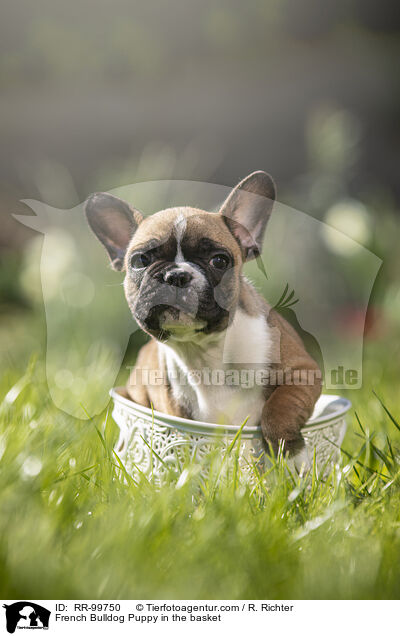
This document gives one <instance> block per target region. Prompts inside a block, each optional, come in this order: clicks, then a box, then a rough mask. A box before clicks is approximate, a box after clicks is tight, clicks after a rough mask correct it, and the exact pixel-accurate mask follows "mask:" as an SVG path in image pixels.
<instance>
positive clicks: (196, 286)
mask: <svg viewBox="0 0 400 636" xmlns="http://www.w3.org/2000/svg"><path fill="white" fill-rule="evenodd" d="M274 200H275V185H274V182H273V180H272V178H271V177H270V176H269V175H267V174H266V173H265V172H254V173H253V174H251V175H249V176H248V177H246V179H244V180H243V181H241V182H240V183H239V184H238V185H237V186H236V188H234V190H232V192H231V194H230V195H229V197H228V198H227V199H226V201H225V202H224V203H223V205H222V207H221V209H220V210H219V212H218V213H213V212H206V211H205V210H199V209H196V208H190V207H178V208H169V209H166V210H162V211H161V212H157V213H156V214H153V215H152V216H149V217H147V218H143V216H142V215H141V214H140V212H138V211H137V210H135V209H134V208H132V207H131V206H130V205H128V203H126V202H124V201H122V200H121V199H118V198H116V197H114V196H112V195H110V194H105V193H99V194H94V195H92V196H91V197H90V198H89V199H88V201H87V203H86V215H87V219H88V221H89V225H90V227H91V228H92V230H93V231H94V233H95V234H96V236H97V237H98V239H99V240H100V241H101V242H102V243H103V245H104V247H105V248H106V250H107V252H108V254H109V257H110V260H111V264H112V266H113V268H114V269H117V270H124V271H125V282H124V288H125V295H126V298H127V301H128V305H129V307H130V309H131V311H132V314H133V316H134V317H135V318H136V320H137V322H138V323H139V325H140V326H141V327H142V329H144V331H146V332H147V333H149V334H150V335H152V336H154V337H156V338H158V339H160V340H166V339H168V338H176V339H180V340H185V339H186V338H192V337H193V335H194V333H196V332H197V333H206V334H209V333H213V332H219V331H223V330H224V329H225V328H226V327H227V325H228V323H229V320H230V319H232V318H233V315H234V313H235V310H236V307H237V303H238V297H239V289H240V273H241V269H242V265H243V263H244V262H245V261H247V260H250V259H252V258H255V257H256V256H257V255H258V254H259V253H260V251H261V244H262V240H263V236H264V231H265V227H266V225H267V222H268V219H269V216H270V214H271V211H272V206H273V202H274Z"/></svg>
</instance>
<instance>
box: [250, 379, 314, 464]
mask: <svg viewBox="0 0 400 636" xmlns="http://www.w3.org/2000/svg"><path fill="white" fill-rule="evenodd" d="M320 393H321V383H320V382H319V381H316V382H315V384H314V385H311V386H293V385H290V386H289V385H281V386H278V387H276V389H274V391H273V392H272V394H271V395H270V397H269V398H268V400H267V401H266V403H265V405H264V408H263V411H262V416H261V428H262V432H263V435H264V437H265V439H266V440H267V441H268V442H270V443H271V445H272V447H273V449H274V451H275V452H277V450H278V446H279V441H280V440H283V441H284V443H285V447H284V448H285V451H289V454H290V455H291V456H294V455H297V454H299V453H301V452H302V451H303V450H304V439H303V436H302V434H301V428H302V427H303V426H304V424H305V423H306V422H307V420H308V418H309V417H310V416H311V414H312V412H313V409H314V405H315V402H316V401H317V399H318V397H319V395H320Z"/></svg>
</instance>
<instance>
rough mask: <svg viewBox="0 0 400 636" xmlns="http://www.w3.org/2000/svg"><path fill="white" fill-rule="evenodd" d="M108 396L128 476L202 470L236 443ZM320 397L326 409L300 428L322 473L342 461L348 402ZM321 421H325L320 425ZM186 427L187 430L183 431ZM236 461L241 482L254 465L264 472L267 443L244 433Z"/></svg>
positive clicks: (229, 437)
mask: <svg viewBox="0 0 400 636" xmlns="http://www.w3.org/2000/svg"><path fill="white" fill-rule="evenodd" d="M112 395H113V398H114V403H115V404H114V411H113V417H114V419H115V421H116V422H117V424H118V425H119V427H120V429H121V430H120V437H119V440H118V443H117V444H116V451H117V453H118V455H119V457H120V459H121V460H122V462H123V463H124V465H125V467H126V469H127V471H128V472H129V473H130V474H131V475H132V476H138V474H139V472H141V473H143V474H144V475H145V476H146V477H148V478H150V479H152V480H154V481H155V482H156V483H159V484H161V483H163V482H164V481H165V480H166V479H167V473H168V472H169V471H170V470H172V471H173V472H175V473H176V474H179V473H180V472H181V471H182V468H183V466H184V465H185V463H186V462H187V460H188V459H189V460H195V461H196V460H198V462H199V464H201V465H202V466H203V465H204V466H205V464H204V462H203V460H204V458H205V457H207V456H208V455H209V453H210V452H211V451H213V450H215V449H218V450H220V452H221V454H222V453H224V452H225V451H226V449H227V448H228V446H229V444H230V443H231V442H232V440H233V438H234V433H229V434H226V433H225V434H222V435H218V434H217V433H218V428H221V427H218V426H217V425H215V427H211V430H209V431H205V430H204V425H203V430H199V431H196V425H197V428H200V429H201V428H202V424H201V423H196V422H190V423H189V422H188V421H185V420H179V427H178V426H174V425H173V423H174V422H171V425H167V424H165V423H164V422H160V421H159V420H158V419H157V418H156V417H155V416H154V417H153V415H152V414H151V412H150V413H147V412H145V411H148V409H144V407H139V406H137V405H135V404H134V403H133V402H129V401H128V400H125V399H124V398H121V396H120V395H119V394H118V393H117V392H115V391H113V392H112ZM323 398H324V399H325V402H326V407H325V409H324V410H322V412H321V413H320V415H319V417H318V418H315V419H314V422H315V424H314V422H313V420H311V422H312V424H311V425H309V426H306V427H305V428H304V429H303V435H304V438H305V440H306V445H307V451H308V455H309V457H310V458H311V459H312V457H313V453H314V449H316V451H315V452H316V459H317V466H318V467H320V468H321V469H322V468H323V467H324V466H325V465H326V468H327V470H329V468H330V467H331V466H332V464H333V463H337V462H338V461H339V459H340V445H341V443H342V441H343V437H344V433H345V430H346V421H345V417H344V412H345V411H347V410H348V408H349V407H350V403H349V402H347V401H344V400H342V399H340V398H339V399H338V398H336V396H323ZM335 400H336V401H337V402H338V409H339V406H340V407H341V408H340V412H338V409H337V410H336V412H335V409H332V405H333V404H334V402H335ZM346 402H347V403H346ZM324 413H330V417H328V418H327V416H326V415H325V417H324ZM164 418H165V416H164ZM171 419H172V418H171ZM321 419H322V420H323V419H325V420H326V419H328V421H325V422H322V423H319V420H321ZM185 422H186V426H187V428H188V429H189V430H185ZM188 423H189V424H190V425H189V426H188ZM238 456H239V464H240V467H241V470H242V474H244V476H245V477H248V478H250V479H251V478H252V476H253V475H254V468H253V466H254V464H256V465H257V466H258V467H259V468H260V470H262V469H263V468H264V467H265V461H264V459H265V444H264V441H263V439H262V435H261V431H260V429H258V430H255V431H253V432H251V433H249V432H247V431H246V433H245V435H243V437H242V438H241V440H240V448H239V453H238ZM203 470H206V468H205V467H204V468H203ZM204 476H205V475H204Z"/></svg>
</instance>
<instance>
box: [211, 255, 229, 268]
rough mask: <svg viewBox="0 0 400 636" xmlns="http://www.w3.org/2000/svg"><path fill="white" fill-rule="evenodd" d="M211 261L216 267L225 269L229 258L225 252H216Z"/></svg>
mask: <svg viewBox="0 0 400 636" xmlns="http://www.w3.org/2000/svg"><path fill="white" fill-rule="evenodd" d="M210 263H211V265H212V266H213V267H215V269H219V270H223V269H226V268H227V267H228V265H229V258H228V257H227V256H226V255H225V254H216V255H215V256H213V257H212V259H211V260H210Z"/></svg>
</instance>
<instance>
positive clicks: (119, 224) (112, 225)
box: [85, 192, 143, 271]
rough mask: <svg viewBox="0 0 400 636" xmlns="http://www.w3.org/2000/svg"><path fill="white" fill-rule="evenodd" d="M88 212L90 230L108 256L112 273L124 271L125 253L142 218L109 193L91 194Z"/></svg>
mask: <svg viewBox="0 0 400 636" xmlns="http://www.w3.org/2000/svg"><path fill="white" fill-rule="evenodd" d="M85 212H86V218H87V220H88V222H89V225H90V227H91V228H92V230H93V232H94V233H95V234H96V236H97V238H98V239H99V241H100V242H101V243H103V245H104V247H105V248H106V250H107V252H108V255H109V257H110V260H111V265H112V267H113V269H116V270H118V271H120V270H122V269H123V267H124V257H125V252H126V249H127V247H128V245H129V243H130V240H131V238H132V236H133V235H134V233H135V232H136V230H137V227H138V225H139V223H141V222H142V221H143V216H142V215H141V214H140V212H138V211H137V210H135V209H134V208H131V206H130V205H128V203H126V202H125V201H122V199H119V198H118V197H114V196H113V195H112V194H107V193H106V192H97V193H96V194H92V196H90V197H89V198H88V200H87V201H86V205H85Z"/></svg>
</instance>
